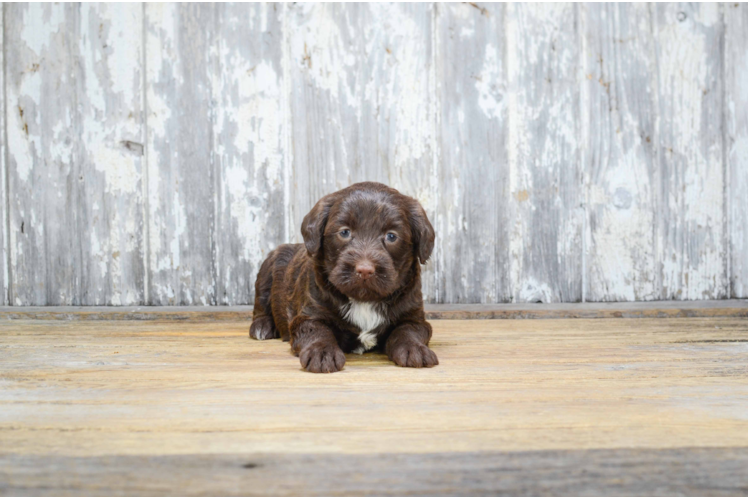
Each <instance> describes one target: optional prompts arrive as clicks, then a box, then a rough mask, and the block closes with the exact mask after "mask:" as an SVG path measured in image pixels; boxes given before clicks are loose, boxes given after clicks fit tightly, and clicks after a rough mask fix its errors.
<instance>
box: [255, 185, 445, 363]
mask: <svg viewBox="0 0 748 500" xmlns="http://www.w3.org/2000/svg"><path fill="white" fill-rule="evenodd" d="M301 234H302V235H303V236H304V244H303V245H281V246H280V247H278V248H276V249H275V250H273V251H272V252H271V253H270V255H268V258H267V259H265V262H263V264H262V267H261V268H260V272H259V273H258V275H257V282H256V283H255V307H254V317H253V321H252V326H251V327H250V330H249V335H250V336H251V337H252V338H255V339H258V340H265V339H270V338H278V337H280V338H282V339H283V340H284V341H289V340H290V342H291V351H292V352H293V353H294V354H296V355H297V356H299V359H300V361H301V366H302V367H304V368H305V369H306V370H308V371H310V372H317V373H330V372H336V371H338V370H341V369H342V368H343V365H344V364H345V355H344V354H343V353H344V352H355V353H359V354H360V353H363V352H364V351H368V350H370V349H373V348H375V347H376V348H379V349H384V352H386V353H387V356H389V358H390V359H391V360H392V361H394V362H395V363H396V364H398V365H400V366H410V367H414V368H421V367H431V366H434V365H438V364H439V361H438V360H437V358H436V354H434V352H433V351H432V350H431V349H429V348H428V347H427V346H428V343H429V340H430V339H431V325H429V324H428V323H427V322H426V320H425V316H424V313H423V298H422V296H421V264H423V263H425V262H426V260H427V259H428V258H429V256H430V255H431V251H432V250H433V248H434V229H433V228H432V227H431V223H430V222H429V220H428V218H427V217H426V212H425V211H424V210H423V207H421V205H420V203H418V201H416V200H414V199H413V198H409V197H407V196H404V195H402V194H400V193H399V192H398V191H396V190H395V189H392V188H389V187H387V186H385V185H384V184H379V183H376V182H361V183H359V184H354V185H352V186H350V187H347V188H345V189H342V190H340V191H338V192H336V193H332V194H329V195H327V196H325V197H324V198H322V199H321V200H319V201H318V202H317V204H316V205H315V206H314V208H312V211H311V212H309V213H308V214H307V216H306V217H304V221H303V223H302V225H301ZM419 261H420V262H419Z"/></svg>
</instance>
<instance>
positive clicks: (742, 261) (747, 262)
mask: <svg viewBox="0 0 748 500" xmlns="http://www.w3.org/2000/svg"><path fill="white" fill-rule="evenodd" d="M723 9H724V20H725V24H726V27H725V82H724V84H725V110H724V111H725V126H726V129H725V137H726V141H725V147H726V148H727V149H726V151H725V154H726V156H727V179H726V182H727V190H726V193H727V194H728V197H729V198H728V207H729V212H728V214H727V217H728V218H729V233H728V235H729V242H730V248H729V253H730V264H729V268H730V289H731V295H732V297H748V209H747V208H746V207H748V93H747V92H746V88H748V8H746V6H745V5H744V4H740V3H728V4H724V7H723Z"/></svg>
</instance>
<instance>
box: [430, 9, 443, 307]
mask: <svg viewBox="0 0 748 500" xmlns="http://www.w3.org/2000/svg"><path fill="white" fill-rule="evenodd" d="M439 48H440V45H439V4H438V3H436V2H434V3H433V4H432V11H431V70H430V71H429V73H430V77H431V83H430V87H431V88H430V89H429V90H430V92H431V97H432V104H431V108H432V113H433V117H432V126H433V129H432V130H433V132H432V134H431V143H432V147H431V162H432V166H431V168H432V179H434V182H432V183H431V197H432V200H434V201H436V200H439V199H440V198H439V171H440V165H441V163H440V160H441V155H440V152H441V151H440V144H439V143H440V139H441V130H440V124H441V121H440V118H441V99H440V98H439V93H440V92H439V88H438V85H439V84H438V82H437V75H438V72H437V64H439V54H440V50H439ZM434 226H435V227H437V228H438V227H439V207H438V206H437V207H435V209H434ZM440 246H441V243H440V244H438V245H436V246H435V247H434V254H435V255H434V257H433V262H434V278H433V287H434V292H433V300H434V302H435V303H437V304H438V303H439V299H440V297H439V288H440V287H439V267H440V266H439V264H440V256H441V250H440Z"/></svg>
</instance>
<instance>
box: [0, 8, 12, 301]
mask: <svg viewBox="0 0 748 500" xmlns="http://www.w3.org/2000/svg"><path fill="white" fill-rule="evenodd" d="M6 8H7V5H6V4H5V3H3V9H2V16H3V20H2V27H3V105H4V106H3V172H2V182H3V184H4V185H3V187H2V190H3V193H5V220H4V221H3V223H4V224H5V227H4V228H3V229H4V232H5V241H4V242H3V257H4V259H3V261H4V262H3V265H4V266H5V271H6V272H5V277H4V283H3V285H4V289H5V290H4V293H5V295H6V297H5V302H6V303H7V304H8V305H12V304H13V302H12V297H13V294H12V292H11V286H12V284H13V280H12V279H11V276H12V274H11V271H12V266H11V258H10V168H9V166H8V165H9V164H8V162H9V159H10V150H9V148H8V90H7V88H8V35H7V33H8V30H7V26H6V23H5V20H6V15H5V12H6Z"/></svg>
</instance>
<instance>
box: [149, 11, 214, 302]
mask: <svg viewBox="0 0 748 500" xmlns="http://www.w3.org/2000/svg"><path fill="white" fill-rule="evenodd" d="M145 15H146V20H145V22H146V39H145V43H146V61H145V64H146V86H147V87H146V102H147V106H148V109H147V114H148V116H147V123H148V142H147V147H146V156H147V161H148V168H149V173H148V200H149V203H148V221H149V224H148V236H147V237H148V241H149V255H148V283H149V290H148V297H149V299H148V303H149V304H152V305H193V304H202V305H207V304H215V303H216V270H215V264H216V262H215V259H214V257H215V251H216V234H215V231H216V226H215V217H216V210H215V205H214V203H215V185H216V182H215V175H216V172H215V163H214V158H213V154H212V148H213V140H214V137H213V136H214V131H213V112H214V106H213V102H212V98H213V93H212V90H211V89H212V87H211V83H212V75H211V71H210V69H211V68H212V67H213V59H212V58H211V51H212V50H213V46H212V44H213V38H214V37H215V19H214V9H213V6H212V5H208V4H180V5H177V4H147V5H146V6H145Z"/></svg>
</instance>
